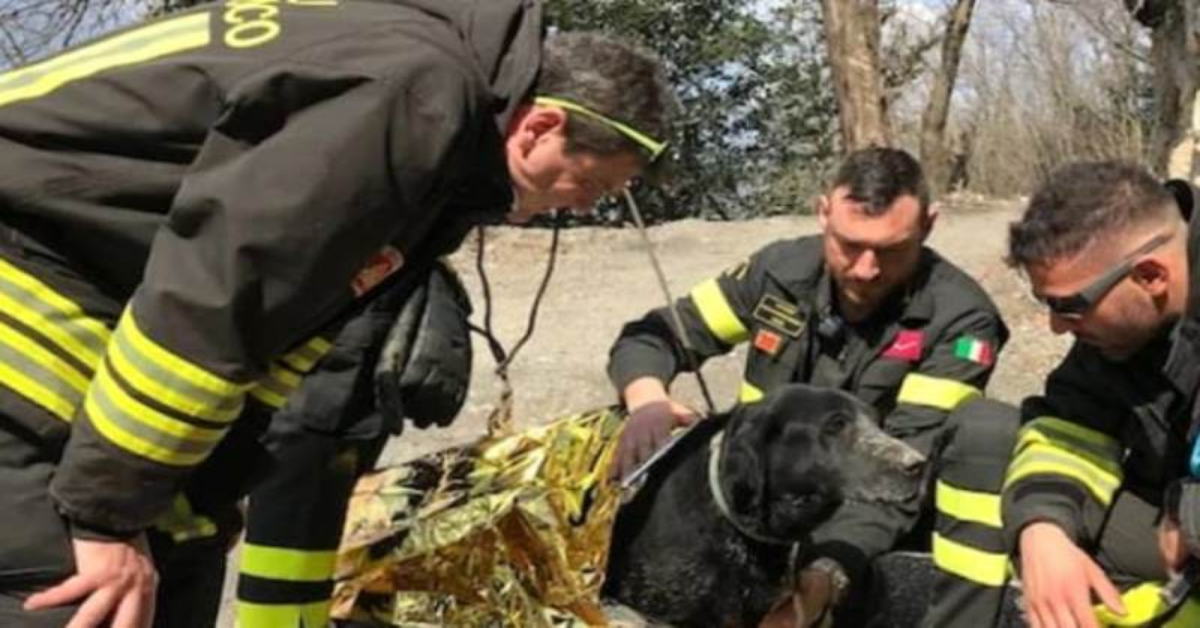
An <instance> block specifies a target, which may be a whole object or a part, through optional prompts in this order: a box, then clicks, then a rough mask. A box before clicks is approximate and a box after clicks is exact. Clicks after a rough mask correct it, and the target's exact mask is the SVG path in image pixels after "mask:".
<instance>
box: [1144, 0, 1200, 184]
mask: <svg viewBox="0 0 1200 628" xmlns="http://www.w3.org/2000/svg"><path fill="white" fill-rule="evenodd" d="M1135 4H1136V5H1137V7H1138V9H1137V10H1136V11H1135V12H1134V16H1135V17H1136V18H1138V20H1139V21H1141V22H1142V23H1143V24H1146V25H1147V26H1149V27H1151V29H1152V30H1151V35H1150V41H1151V64H1152V65H1153V67H1154V80H1155V87H1156V90H1155V91H1156V93H1157V95H1158V113H1157V119H1156V120H1155V124H1154V130H1153V134H1152V137H1151V155H1150V160H1151V162H1152V165H1153V166H1154V168H1155V170H1157V171H1158V172H1160V173H1164V174H1166V175H1167V176H1170V177H1185V178H1192V180H1193V181H1195V180H1196V176H1197V175H1198V174H1200V172H1197V169H1200V160H1197V158H1196V156H1195V153H1196V151H1197V150H1198V149H1200V144H1198V143H1197V138H1200V111H1197V110H1196V89H1197V86H1200V8H1197V7H1196V6H1195V4H1194V3H1193V2H1190V1H1189V0H1159V1H1158V2H1153V3H1135Z"/></svg>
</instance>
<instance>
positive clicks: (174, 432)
mask: <svg viewBox="0 0 1200 628" xmlns="http://www.w3.org/2000/svg"><path fill="white" fill-rule="evenodd" d="M92 386H93V387H94V388H93V389H92V394H93V395H96V396H97V397H98V399H99V400H100V402H101V403H104V404H111V406H112V407H111V408H110V411H111V412H114V413H117V414H119V415H121V417H122V419H123V422H125V421H128V422H131V423H140V424H142V425H144V426H146V427H149V428H151V429H153V430H156V431H158V432H162V433H163V434H164V435H165V436H167V437H175V438H174V439H170V440H176V439H178V440H192V441H197V442H201V443H208V444H212V443H216V442H217V441H219V440H221V437H222V436H224V435H225V430H224V429H212V428H206V427H201V426H198V425H192V424H191V423H188V422H186V421H181V420H179V419H177V418H175V417H172V416H170V415H167V414H164V413H162V412H159V411H158V410H157V409H156V408H154V407H153V406H150V405H148V404H146V403H144V402H142V401H141V400H139V399H137V398H135V397H134V396H132V395H130V394H129V392H127V391H126V390H125V388H124V387H123V386H121V385H120V384H119V383H118V382H117V381H116V380H115V379H113V376H112V373H110V372H109V370H108V366H107V365H101V366H100V372H99V373H97V375H96V380H95V382H94V383H93V384H92Z"/></svg>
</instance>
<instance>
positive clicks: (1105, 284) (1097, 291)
mask: <svg viewBox="0 0 1200 628" xmlns="http://www.w3.org/2000/svg"><path fill="white" fill-rule="evenodd" d="M1171 235H1172V234H1170V233H1161V234H1159V235H1157V236H1154V237H1153V238H1151V239H1150V240H1149V241H1148V242H1146V243H1145V244H1143V245H1141V246H1139V247H1138V248H1137V249H1135V250H1134V251H1133V252H1132V253H1130V254H1129V255H1127V256H1125V259H1124V260H1122V261H1121V263H1119V264H1117V265H1116V266H1113V267H1112V268H1110V269H1108V270H1107V271H1105V272H1104V274H1103V275H1100V276H1099V277H1097V278H1096V280H1095V281H1093V282H1092V283H1090V284H1088V285H1087V287H1085V288H1084V289H1083V290H1080V291H1079V292H1076V293H1075V294H1068V295H1064V296H1060V297H1051V296H1038V297H1037V300H1038V301H1040V302H1041V303H1042V304H1043V305H1045V306H1046V307H1047V308H1049V310H1050V312H1051V313H1053V314H1054V315H1056V316H1060V317H1062V318H1075V319H1078V318H1082V317H1083V315H1084V314H1087V313H1088V311H1089V310H1091V309H1092V308H1093V307H1095V306H1096V304H1097V303H1099V302H1100V299H1103V298H1104V295H1106V294H1108V292H1109V291H1110V290H1112V289H1113V288H1114V287H1115V286H1116V285H1117V284H1119V283H1121V281H1122V280H1124V279H1125V278H1126V277H1128V276H1129V273H1131V272H1133V268H1134V267H1135V266H1137V263H1138V261H1140V260H1139V258H1140V257H1141V256H1143V255H1145V254H1147V253H1149V252H1150V251H1153V250H1154V249H1156V248H1158V247H1160V246H1162V245H1163V244H1164V243H1166V241H1167V240H1170V239H1171Z"/></svg>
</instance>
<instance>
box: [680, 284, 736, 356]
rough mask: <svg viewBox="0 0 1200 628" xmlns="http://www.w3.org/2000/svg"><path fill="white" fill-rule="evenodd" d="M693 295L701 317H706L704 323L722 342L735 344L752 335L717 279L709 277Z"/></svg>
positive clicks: (694, 290) (693, 291) (695, 289)
mask: <svg viewBox="0 0 1200 628" xmlns="http://www.w3.org/2000/svg"><path fill="white" fill-rule="evenodd" d="M691 297H692V302H694V303H695V304H696V309H697V310H699V311H700V317H701V318H703V319H704V324H705V325H707V326H708V330H709V331H710V332H712V334H713V335H714V336H716V337H717V338H719V339H720V340H721V342H724V343H725V344H727V345H735V344H737V343H739V342H742V341H744V340H746V339H747V338H749V337H750V332H749V331H747V330H746V326H745V325H743V324H742V321H741V320H740V319H739V318H738V317H737V314H734V312H733V308H732V307H730V306H729V301H728V300H726V299H725V294H724V293H722V292H721V286H720V285H719V284H718V283H717V280H716V279H709V280H708V281H706V282H704V283H702V284H700V285H699V286H696V287H695V288H694V289H693V290H692V295H691Z"/></svg>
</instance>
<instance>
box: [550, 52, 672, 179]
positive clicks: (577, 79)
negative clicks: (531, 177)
mask: <svg viewBox="0 0 1200 628" xmlns="http://www.w3.org/2000/svg"><path fill="white" fill-rule="evenodd" d="M536 91H537V95H538V96H550V97H554V98H561V99H564V100H569V101H571V102H574V103H578V104H580V105H583V106H585V107H587V108H589V109H591V110H593V111H595V112H596V113H599V114H601V115H603V116H605V117H608V118H611V119H613V120H616V121H618V122H621V123H624V124H626V125H629V126H630V127H632V128H634V129H635V130H637V131H638V132H640V133H643V134H645V135H648V136H650V137H651V138H653V139H655V140H658V141H660V142H665V141H666V140H667V135H668V134H669V132H670V126H671V119H672V118H673V116H674V114H675V109H676V106H677V105H676V101H675V96H674V93H673V92H672V91H671V87H670V85H669V84H668V83H667V78H666V71H665V69H664V68H663V63H662V60H661V59H659V57H658V55H656V54H654V53H653V52H650V51H649V50H646V49H645V48H642V47H640V46H637V45H634V44H632V43H630V42H628V41H624V40H621V39H618V38H616V37H613V36H610V35H605V34H602V33H596V32H579V33H559V34H557V35H554V36H552V37H550V38H549V39H548V40H547V41H546V45H545V48H544V51H543V55H542V69H541V74H540V75H539V77H538V84H537V90H536ZM567 141H568V143H567V148H568V150H571V151H588V152H592V153H599V154H613V153H619V152H633V153H636V154H638V155H642V156H644V157H649V155H648V154H647V152H646V151H645V150H643V148H642V147H641V145H639V144H637V143H636V142H634V141H633V140H631V139H630V138H628V137H626V136H625V135H623V134H621V133H620V132H618V131H616V130H614V129H613V128H611V127H609V126H607V125H605V124H603V123H601V122H599V121H596V120H594V119H592V118H589V117H588V116H583V115H569V114H568V118H567Z"/></svg>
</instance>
